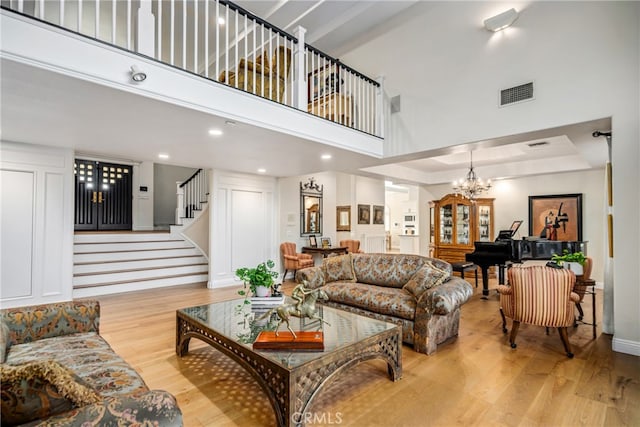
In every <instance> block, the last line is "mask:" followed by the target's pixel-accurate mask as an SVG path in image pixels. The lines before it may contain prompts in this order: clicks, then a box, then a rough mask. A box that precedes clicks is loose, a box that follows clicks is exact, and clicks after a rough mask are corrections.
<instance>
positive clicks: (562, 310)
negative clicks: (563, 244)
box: [498, 265, 580, 358]
mask: <svg viewBox="0 0 640 427" xmlns="http://www.w3.org/2000/svg"><path fill="white" fill-rule="evenodd" d="M507 277H508V278H509V285H506V286H505V285H498V293H500V314H501V315H502V330H503V332H506V319H505V316H506V317H510V318H511V319H513V326H512V328H511V335H510V337H509V342H510V344H511V348H516V335H517V334H518V328H519V327H520V323H528V324H530V325H539V326H545V327H547V328H558V333H559V335H560V339H561V340H562V344H563V346H564V349H565V352H566V353H567V356H568V357H569V358H572V357H573V353H572V352H571V344H570V343H569V336H568V333H567V328H568V327H569V326H573V324H574V320H575V317H574V316H575V313H574V310H575V303H576V302H578V301H580V297H579V296H578V294H576V293H575V292H573V287H574V285H575V282H576V276H575V274H573V272H572V271H571V270H565V269H562V268H552V267H545V266H540V265H534V266H527V267H523V266H516V267H511V268H510V269H509V270H508V271H507Z"/></svg>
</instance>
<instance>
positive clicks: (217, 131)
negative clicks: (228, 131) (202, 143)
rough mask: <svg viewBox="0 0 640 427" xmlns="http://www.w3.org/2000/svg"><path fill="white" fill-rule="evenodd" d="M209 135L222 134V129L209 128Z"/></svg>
mask: <svg viewBox="0 0 640 427" xmlns="http://www.w3.org/2000/svg"><path fill="white" fill-rule="evenodd" d="M209 135H213V136H220V135H222V131H221V130H220V129H209Z"/></svg>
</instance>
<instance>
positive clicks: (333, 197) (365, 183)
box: [278, 172, 384, 262]
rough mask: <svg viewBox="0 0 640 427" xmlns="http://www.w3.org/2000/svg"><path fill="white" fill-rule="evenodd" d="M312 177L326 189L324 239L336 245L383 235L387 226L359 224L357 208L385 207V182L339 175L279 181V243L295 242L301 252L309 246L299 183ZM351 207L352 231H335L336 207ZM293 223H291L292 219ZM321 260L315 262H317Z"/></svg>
mask: <svg viewBox="0 0 640 427" xmlns="http://www.w3.org/2000/svg"><path fill="white" fill-rule="evenodd" d="M310 177H313V178H314V179H315V181H316V182H317V183H318V184H319V185H323V198H322V205H323V206H322V210H323V212H322V236H323V237H329V238H331V243H332V244H334V245H337V244H338V243H339V241H340V240H343V239H359V240H361V245H363V244H364V242H363V241H362V239H363V236H364V235H383V234H384V225H373V224H369V225H364V224H360V225H359V224H358V220H357V205H358V203H360V204H368V205H371V206H373V205H380V206H384V181H382V180H379V179H372V178H365V177H361V176H356V175H349V174H344V173H336V172H321V173H316V174H313V175H304V176H295V177H286V178H280V179H278V191H279V194H280V222H279V224H280V230H281V232H280V240H281V241H282V242H285V241H287V242H295V243H296V245H297V248H298V250H300V248H301V247H302V246H307V245H308V244H309V241H308V238H307V237H300V183H301V182H302V183H305V182H307V181H308V179H309V178H310ZM345 205H349V206H351V231H350V232H349V231H336V206H345ZM290 218H291V219H293V221H289V219H290ZM318 261H319V259H316V262H318Z"/></svg>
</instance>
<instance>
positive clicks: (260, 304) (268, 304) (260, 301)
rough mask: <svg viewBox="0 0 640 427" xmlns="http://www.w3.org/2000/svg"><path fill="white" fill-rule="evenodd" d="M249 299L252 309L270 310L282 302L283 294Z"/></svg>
mask: <svg viewBox="0 0 640 427" xmlns="http://www.w3.org/2000/svg"><path fill="white" fill-rule="evenodd" d="M250 301H251V308H252V309H258V310H260V309H264V310H270V309H272V308H274V307H277V306H279V305H281V304H284V294H283V295H279V296H275V297H251V298H250Z"/></svg>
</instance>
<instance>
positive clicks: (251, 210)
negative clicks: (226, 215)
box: [231, 190, 268, 271]
mask: <svg viewBox="0 0 640 427" xmlns="http://www.w3.org/2000/svg"><path fill="white" fill-rule="evenodd" d="M265 217H266V215H265V206H264V200H263V195H262V193H260V192H257V191H244V190H233V191H232V192H231V260H232V264H233V271H235V270H236V269H237V268H240V267H255V266H256V265H258V264H259V263H261V262H263V261H266V259H265V258H264V257H265V254H264V247H265V243H266V231H267V229H268V227H267V226H266V222H265Z"/></svg>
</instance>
